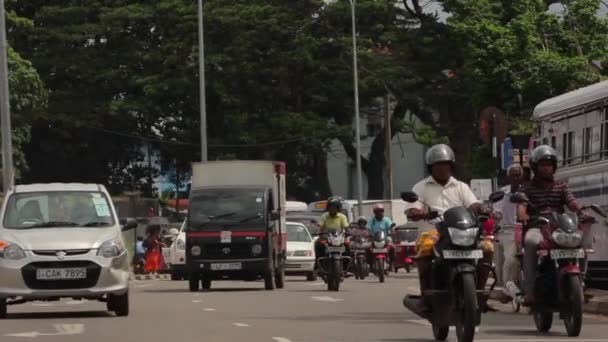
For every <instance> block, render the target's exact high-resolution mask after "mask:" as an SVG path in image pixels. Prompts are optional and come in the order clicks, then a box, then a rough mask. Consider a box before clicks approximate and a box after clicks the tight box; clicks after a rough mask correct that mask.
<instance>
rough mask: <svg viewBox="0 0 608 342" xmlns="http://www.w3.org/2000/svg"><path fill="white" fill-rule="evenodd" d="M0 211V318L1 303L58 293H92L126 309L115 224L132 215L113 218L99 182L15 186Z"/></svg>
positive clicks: (123, 254)
mask: <svg viewBox="0 0 608 342" xmlns="http://www.w3.org/2000/svg"><path fill="white" fill-rule="evenodd" d="M0 213H1V220H2V221H1V223H0V274H1V275H2V276H0V318H5V317H6V314H7V305H11V304H20V303H25V302H29V301H36V300H58V299H60V298H73V299H91V300H99V301H101V302H105V303H106V304H107V309H108V311H114V312H115V313H116V315H118V316H127V315H128V314H129V265H130V260H129V256H128V253H127V248H126V246H125V241H124V240H123V237H122V234H121V231H122V230H127V229H133V228H135V227H137V222H136V221H135V220H129V221H123V222H119V220H118V218H117V216H116V210H115V209H114V205H113V204H112V201H111V200H110V195H109V194H108V192H107V190H106V188H105V187H104V186H103V185H97V184H74V183H70V184H64V183H53V184H31V185H17V186H15V187H13V188H11V189H9V191H8V192H7V194H6V197H5V200H4V203H3V205H2V211H1V212H0Z"/></svg>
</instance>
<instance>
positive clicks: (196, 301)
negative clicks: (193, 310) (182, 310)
mask: <svg viewBox="0 0 608 342" xmlns="http://www.w3.org/2000/svg"><path fill="white" fill-rule="evenodd" d="M202 302H203V301H202V300H193V301H192V303H202Z"/></svg>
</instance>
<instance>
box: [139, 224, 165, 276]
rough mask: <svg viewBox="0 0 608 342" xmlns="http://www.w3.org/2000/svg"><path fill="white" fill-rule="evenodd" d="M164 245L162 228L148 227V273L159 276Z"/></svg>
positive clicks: (146, 269)
mask: <svg viewBox="0 0 608 342" xmlns="http://www.w3.org/2000/svg"><path fill="white" fill-rule="evenodd" d="M163 245H164V244H163V243H162V242H161V240H160V226H159V225H151V226H149V227H148V238H147V239H146V246H145V247H146V266H145V268H144V270H145V272H146V273H152V274H158V270H159V268H160V262H161V258H162V247H163Z"/></svg>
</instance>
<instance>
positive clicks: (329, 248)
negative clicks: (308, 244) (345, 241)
mask: <svg viewBox="0 0 608 342" xmlns="http://www.w3.org/2000/svg"><path fill="white" fill-rule="evenodd" d="M327 251H328V252H329V253H343V252H344V251H345V249H344V247H334V246H327Z"/></svg>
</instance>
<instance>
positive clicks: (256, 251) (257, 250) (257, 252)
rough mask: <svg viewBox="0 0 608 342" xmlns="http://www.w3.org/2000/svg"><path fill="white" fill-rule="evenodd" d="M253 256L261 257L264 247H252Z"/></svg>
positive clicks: (256, 245)
mask: <svg viewBox="0 0 608 342" xmlns="http://www.w3.org/2000/svg"><path fill="white" fill-rule="evenodd" d="M251 254H253V255H260V254H262V245H258V244H255V245H253V246H251Z"/></svg>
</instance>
